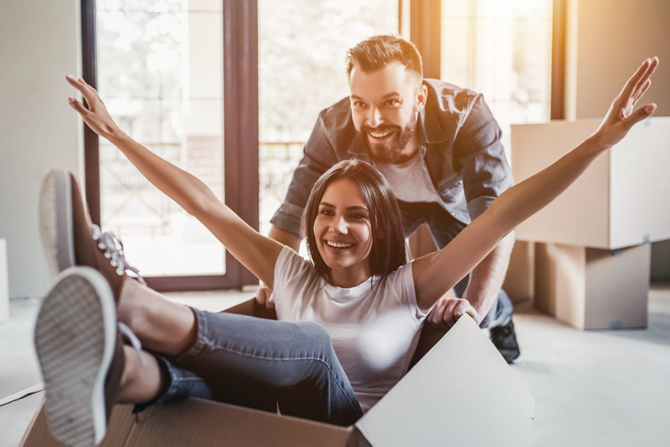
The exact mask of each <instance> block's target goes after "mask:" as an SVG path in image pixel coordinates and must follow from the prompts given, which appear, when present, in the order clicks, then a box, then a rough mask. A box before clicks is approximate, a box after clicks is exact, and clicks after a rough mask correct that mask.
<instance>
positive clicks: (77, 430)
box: [35, 267, 116, 447]
mask: <svg viewBox="0 0 670 447" xmlns="http://www.w3.org/2000/svg"><path fill="white" fill-rule="evenodd" d="M115 344H116V312H115V308H114V297H113V296H112V291H111V289H110V287H109V285H108V284H107V281H106V280H105V279H104V277H103V276H102V275H101V274H100V273H98V272H97V271H95V270H93V269H91V268H88V267H74V268H70V269H68V270H66V271H64V272H62V273H61V274H60V275H59V276H58V277H57V278H56V280H55V281H54V285H53V287H52V288H51V290H50V291H49V293H48V294H47V296H46V297H45V298H44V302H43V303H42V307H41V308H40V311H39V314H38V317H37V324H36V327H35V348H36V350H37V356H38V360H39V363H40V368H41V369H42V376H43V378H44V382H45V388H46V405H45V407H46V416H47V421H48V424H49V427H50V429H51V432H52V433H53V434H54V436H55V437H56V438H58V439H59V440H60V441H61V442H62V443H64V444H66V445H69V446H71V447H90V446H93V445H96V444H98V443H100V442H101V441H102V439H103V438H104V436H105V431H106V427H107V414H106V406H105V397H104V396H105V379H106V376H107V371H108V370H109V367H110V364H111V361H112V357H113V355H114V348H115Z"/></svg>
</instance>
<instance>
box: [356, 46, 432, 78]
mask: <svg viewBox="0 0 670 447" xmlns="http://www.w3.org/2000/svg"><path fill="white" fill-rule="evenodd" d="M396 61H397V62H400V63H401V64H402V65H404V66H405V69H406V70H407V71H408V72H409V73H411V74H413V75H416V76H417V77H418V79H419V81H421V80H422V79H423V64H422V62H421V55H420V54H419V50H417V49H416V46H415V45H414V44H413V43H412V42H409V41H407V40H405V39H402V38H400V37H396V36H390V35H382V36H374V37H370V38H369V39H367V40H364V41H362V42H359V43H357V44H356V45H355V46H354V47H352V48H350V49H349V51H347V58H346V62H347V76H351V70H353V69H354V67H356V68H358V69H360V70H361V71H363V72H365V73H374V72H375V71H377V70H381V69H382V68H384V67H386V66H387V65H388V64H390V63H391V62H396Z"/></svg>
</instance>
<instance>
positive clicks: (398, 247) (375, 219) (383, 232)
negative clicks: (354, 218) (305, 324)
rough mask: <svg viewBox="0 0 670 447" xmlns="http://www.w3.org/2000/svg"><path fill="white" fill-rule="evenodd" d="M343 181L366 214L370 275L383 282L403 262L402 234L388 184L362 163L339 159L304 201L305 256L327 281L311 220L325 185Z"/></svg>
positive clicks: (374, 169) (326, 271)
mask: <svg viewBox="0 0 670 447" xmlns="http://www.w3.org/2000/svg"><path fill="white" fill-rule="evenodd" d="M343 178H346V179H350V180H351V181H353V182H354V183H356V184H357V185H358V187H359V189H360V190H361V194H362V195H363V199H364V200H365V204H366V205H367V208H368V213H369V215H370V226H371V233H372V249H371V250H370V268H371V270H372V275H373V276H381V277H382V279H386V277H387V276H388V275H389V274H390V273H392V272H394V271H395V270H396V269H397V268H398V267H400V266H401V265H403V264H405V263H406V262H407V246H406V244H405V231H404V228H403V224H402V218H401V217H400V208H398V201H397V199H396V197H395V194H393V191H392V190H391V186H390V185H389V183H388V181H387V180H386V178H384V176H383V175H382V174H381V173H380V172H379V171H378V170H377V169H376V168H375V167H374V166H372V165H371V164H369V163H367V162H365V161H362V160H356V159H351V160H343V161H341V162H339V163H337V164H336V165H334V166H333V167H332V168H330V169H329V170H328V171H326V172H325V173H324V174H323V175H322V176H321V177H320V178H319V180H317V181H316V183H315V184H314V187H313V188H312V192H311V193H310V195H309V199H308V200H307V206H306V207H305V213H304V220H303V225H304V226H303V228H304V229H305V231H306V233H307V251H308V252H309V256H310V257H311V258H312V262H314V266H315V267H316V271H317V272H318V273H319V275H321V276H322V277H324V278H325V279H328V275H329V273H330V267H328V266H327V265H326V263H325V262H324V260H323V258H322V257H321V254H320V253H319V249H318V246H317V243H316V236H315V235H314V221H315V220H316V216H317V215H318V213H319V204H320V203H321V199H322V198H323V193H324V192H325V191H326V188H327V187H328V185H330V184H331V183H332V182H334V181H335V180H339V179H343Z"/></svg>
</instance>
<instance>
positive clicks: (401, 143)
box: [357, 110, 418, 163]
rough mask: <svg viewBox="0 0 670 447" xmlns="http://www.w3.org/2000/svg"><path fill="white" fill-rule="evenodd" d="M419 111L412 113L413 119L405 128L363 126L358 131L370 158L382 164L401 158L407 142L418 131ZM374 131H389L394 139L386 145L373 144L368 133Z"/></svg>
mask: <svg viewBox="0 0 670 447" xmlns="http://www.w3.org/2000/svg"><path fill="white" fill-rule="evenodd" d="M417 115H418V110H414V112H413V113H412V118H411V119H410V120H409V123H407V125H405V127H404V128H402V129H401V128H400V126H394V125H382V126H378V127H376V128H374V129H373V128H372V127H370V126H362V127H361V129H360V130H358V131H357V133H358V136H359V138H361V140H362V141H363V144H364V145H365V148H366V149H367V151H368V154H370V158H372V159H373V160H375V161H377V162H381V163H395V162H397V161H398V159H399V158H400V154H401V153H402V151H403V149H405V146H406V145H407V142H408V141H409V140H410V138H412V135H414V131H415V130H416V122H417ZM372 130H374V131H375V133H384V132H386V131H388V130H392V131H393V133H394V134H393V137H394V138H393V139H391V140H390V141H388V142H386V143H371V142H370V137H369V136H368V133H369V132H370V131H372Z"/></svg>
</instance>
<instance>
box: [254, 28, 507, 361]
mask: <svg viewBox="0 0 670 447" xmlns="http://www.w3.org/2000/svg"><path fill="white" fill-rule="evenodd" d="M347 75H348V77H349V85H350V88H351V96H350V97H349V98H345V99H343V100H341V101H340V102H338V103H336V104H334V105H333V106H331V107H329V108H327V109H325V110H323V111H322V112H321V113H320V115H319V119H318V120H317V123H316V126H315V127H314V130H313V131H312V134H311V136H310V138H309V141H308V142H307V144H306V145H305V149H304V157H303V159H302V160H301V162H300V165H299V166H298V168H297V169H296V171H295V173H294V175H293V180H292V182H291V185H290V187H289V190H288V194H287V196H286V199H285V201H284V203H283V204H282V205H281V207H280V208H279V210H277V212H276V213H275V215H274V216H273V218H272V220H271V222H272V224H273V227H272V230H271V232H270V237H272V238H273V239H275V240H277V241H279V242H282V243H284V244H286V245H289V246H290V247H293V248H294V249H295V250H297V249H298V246H299V243H300V220H301V216H302V212H303V209H304V206H305V204H306V202H307V198H308V197H309V193H310V191H311V189H312V185H313V184H314V182H315V181H316V180H317V179H318V178H319V177H320V176H321V174H323V173H324V172H325V171H326V170H327V169H328V168H330V167H331V166H333V165H334V164H335V163H337V162H338V161H340V160H342V159H348V158H354V157H355V158H360V159H363V160H366V161H369V162H371V163H373V164H374V165H375V166H376V167H377V168H378V169H379V170H380V171H381V172H382V173H383V174H384V175H385V176H386V178H387V179H388V180H389V182H390V183H391V186H392V188H393V191H394V192H395V194H396V196H397V197H398V199H399V204H400V209H401V212H402V215H403V221H404V225H405V234H406V235H407V236H409V235H410V234H412V233H413V232H414V231H415V230H416V229H417V228H418V227H419V226H420V225H421V224H423V223H424V222H425V223H427V224H428V227H429V228H430V232H431V234H432V237H433V240H434V241H435V243H436V245H437V247H438V248H442V247H444V246H445V245H447V244H448V243H449V242H450V241H451V240H452V239H453V238H454V237H455V236H456V235H457V234H458V233H459V232H460V231H462V230H463V229H464V228H465V227H466V226H467V225H468V224H469V223H470V221H471V220H472V219H474V218H476V217H477V216H479V215H480V214H481V213H483V212H484V210H486V208H488V206H489V205H490V204H491V202H492V201H493V200H494V199H495V198H496V197H497V196H498V195H500V194H501V193H502V192H503V191H504V190H506V189H507V188H509V187H510V186H512V184H513V180H512V175H511V172H510V168H509V165H508V163H507V160H506V157H505V152H504V149H503V147H502V144H501V143H500V138H501V134H502V132H501V130H500V128H499V126H498V124H497V123H496V121H495V119H494V118H493V116H492V114H491V112H490V110H489V108H488V107H487V105H486V104H485V102H484V99H483V97H482V95H480V94H476V93H474V92H472V91H470V90H465V89H461V88H458V87H456V86H454V85H451V84H447V83H445V82H442V81H439V80H435V79H423V69H422V63H421V56H420V55H419V52H418V51H417V49H416V47H415V46H414V45H413V44H412V43H410V42H407V41H405V40H403V39H401V38H397V37H393V36H376V37H373V38H370V39H368V40H365V41H363V42H360V43H359V44H357V45H356V46H355V47H353V48H352V49H350V50H349V52H348V56H347ZM513 244H514V236H513V235H509V236H508V237H506V238H505V239H504V240H503V241H501V242H500V244H499V245H498V246H497V247H496V249H494V251H493V252H491V253H490V254H489V256H488V257H487V258H486V259H484V261H482V263H481V264H480V265H479V266H478V267H477V268H476V269H475V270H473V271H472V273H471V274H470V277H469V283H468V278H465V279H464V280H463V281H462V282H461V283H459V284H458V285H457V286H456V287H455V288H454V291H455V294H456V296H457V297H462V298H464V299H466V300H468V301H469V302H470V304H471V305H472V306H473V307H474V308H475V309H476V310H477V313H478V318H476V320H477V322H478V323H479V324H480V326H481V327H487V328H490V330H491V338H492V341H493V343H494V344H495V345H496V347H497V348H498V349H499V351H500V352H501V354H502V355H503V356H504V357H505V359H506V360H507V361H508V362H509V363H511V362H512V361H513V360H514V359H516V358H517V357H518V356H519V346H518V344H517V341H516V336H515V333H514V324H513V323H512V303H511V301H510V299H509V297H508V296H507V294H506V293H505V292H504V291H502V290H501V285H502V282H503V280H504V277H505V272H506V270H507V264H508V262H509V257H510V253H511V250H512V246H513ZM267 295H268V291H267V290H261V291H260V292H259V296H258V300H259V301H261V302H263V301H265V299H266V298H267ZM458 302H459V300H458V299H454V298H443V299H442V300H441V301H439V302H438V303H437V304H436V306H435V307H434V308H433V311H432V313H431V315H430V316H429V317H428V321H429V322H432V323H433V324H438V323H441V324H442V325H443V326H446V327H449V326H451V325H453V324H454V322H455V320H456V319H457V318H458V317H459V316H460V315H457V314H455V309H456V307H457V304H458Z"/></svg>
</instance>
